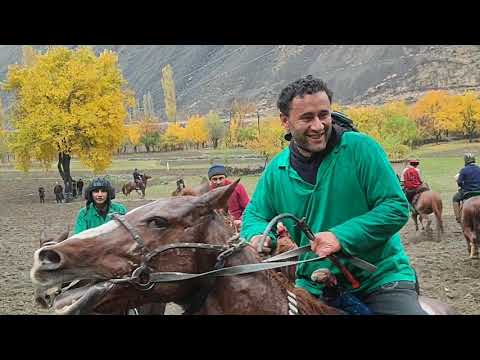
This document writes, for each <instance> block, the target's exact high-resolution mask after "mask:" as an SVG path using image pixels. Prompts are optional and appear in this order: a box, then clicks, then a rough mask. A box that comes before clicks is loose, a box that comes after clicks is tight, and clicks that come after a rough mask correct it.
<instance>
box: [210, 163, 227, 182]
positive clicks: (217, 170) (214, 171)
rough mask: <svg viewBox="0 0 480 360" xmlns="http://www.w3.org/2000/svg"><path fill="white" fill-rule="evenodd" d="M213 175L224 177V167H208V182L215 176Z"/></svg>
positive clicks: (216, 165) (217, 165)
mask: <svg viewBox="0 0 480 360" xmlns="http://www.w3.org/2000/svg"><path fill="white" fill-rule="evenodd" d="M215 175H225V176H226V173H225V166H223V165H219V164H215V165H212V166H210V169H208V180H210V179H211V178H212V176H215Z"/></svg>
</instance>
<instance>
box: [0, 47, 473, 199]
mask: <svg viewBox="0 0 480 360" xmlns="http://www.w3.org/2000/svg"><path fill="white" fill-rule="evenodd" d="M159 76H160V79H159V86H162V88H163V93H164V102H165V116H166V119H161V118H160V116H158V114H156V113H155V110H154V108H155V107H154V103H153V99H152V96H151V94H150V92H149V91H147V92H146V93H145V94H144V95H143V98H141V99H137V98H136V96H135V92H134V91H133V90H132V89H130V88H129V87H128V84H127V82H126V80H125V79H124V78H123V75H122V72H121V70H120V68H119V65H118V57H117V55H116V54H115V53H114V52H112V51H104V52H102V53H101V54H99V55H96V54H95V53H94V52H93V50H92V49H91V48H90V47H78V48H76V49H67V48H64V47H57V46H55V47H49V48H48V49H47V50H46V51H45V52H43V53H41V52H38V51H36V50H34V49H33V48H31V47H28V46H26V47H24V48H23V58H22V63H20V64H14V65H11V66H9V68H8V72H7V76H6V79H5V81H4V82H3V83H1V90H2V91H5V92H7V93H9V94H11V95H13V96H12V97H13V102H12V104H11V106H10V107H9V110H8V111H5V109H2V106H1V103H0V155H4V154H6V153H12V154H13V155H14V157H15V162H16V166H17V167H18V168H19V169H22V170H25V171H27V170H28V169H29V168H30V167H31V165H32V162H33V161H38V162H40V163H41V164H42V165H43V166H44V167H45V168H49V167H50V166H51V165H52V164H53V163H55V162H57V167H58V169H59V173H60V175H61V176H62V178H63V179H64V181H65V185H66V186H65V187H66V188H67V187H68V183H70V182H71V177H70V170H69V166H70V160H71V157H72V156H74V157H76V158H78V159H79V160H80V161H81V162H82V163H83V164H84V165H85V166H86V167H87V168H90V169H92V171H93V172H95V173H100V172H103V171H104V170H106V169H107V168H108V167H109V166H110V164H111V161H112V159H113V156H114V154H115V153H120V152H125V151H126V149H127V148H132V149H133V151H138V148H139V147H140V146H142V147H145V149H146V151H147V152H150V151H172V150H182V149H199V148H205V147H212V148H219V147H221V148H237V147H245V148H249V149H251V150H252V151H255V152H256V153H258V154H261V155H262V156H264V157H265V161H268V160H269V159H270V158H271V157H272V156H273V155H274V154H276V153H277V152H278V151H280V150H281V149H282V148H283V147H285V146H286V145H287V142H286V141H285V140H284V139H283V135H284V130H283V128H282V126H281V124H280V120H279V118H278V117H277V116H260V114H259V113H258V112H257V109H256V107H255V105H254V104H252V103H250V102H248V101H241V100H235V101H233V102H232V104H231V106H230V109H229V112H228V114H229V115H228V117H227V118H225V117H222V116H221V115H220V114H219V113H217V112H215V111H213V110H212V111H210V112H209V113H208V114H203V115H201V114H193V115H185V114H181V113H179V112H177V105H176V95H175V83H174V80H173V69H172V67H171V65H169V64H168V65H167V66H165V67H164V68H163V69H162V72H161V74H159ZM333 110H335V111H340V112H342V113H344V114H346V115H347V116H348V117H350V118H351V119H352V120H353V121H354V123H355V125H356V126H357V127H358V129H359V130H360V131H362V132H365V133H367V134H369V135H371V136H372V137H374V138H375V139H376V140H377V141H378V142H380V143H381V145H382V146H383V147H384V148H385V150H386V152H387V153H388V155H389V156H390V157H391V158H395V159H398V158H402V157H403V156H405V155H406V154H408V152H409V151H410V150H411V148H412V147H414V146H416V145H418V144H421V143H422V142H423V141H426V140H428V139H434V140H435V141H437V142H438V141H441V140H442V139H444V138H447V137H449V136H451V135H452V134H454V135H459V136H465V137H467V138H468V139H469V141H472V140H473V139H474V137H476V135H477V132H478V129H479V124H480V100H479V95H478V93H476V92H473V91H467V92H465V93H463V94H452V93H449V92H448V91H440V90H439V91H429V92H427V93H425V95H424V96H422V97H421V98H419V99H418V101H416V102H415V103H411V104H407V103H406V102H404V101H391V102H388V103H385V104H383V105H378V106H373V105H366V106H358V105H351V106H345V105H342V104H333ZM252 115H253V119H254V120H253V121H251V117H252ZM255 115H256V116H255ZM249 117H250V121H249ZM162 120H167V121H166V122H165V121H162ZM7 123H8V125H7ZM7 128H8V129H9V131H7ZM67 191H68V190H67Z"/></svg>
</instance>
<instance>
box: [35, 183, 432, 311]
mask: <svg viewBox="0 0 480 360" xmlns="http://www.w3.org/2000/svg"><path fill="white" fill-rule="evenodd" d="M237 182H238V181H237ZM237 182H234V183H232V184H231V185H228V186H224V187H220V188H218V189H215V190H212V191H210V192H208V193H206V194H203V195H201V196H179V197H169V198H164V199H160V200H157V201H155V202H151V203H149V204H146V205H144V206H141V207H139V208H136V209H134V210H132V211H130V212H128V213H127V214H126V215H125V216H124V217H117V218H116V219H115V220H112V221H110V222H108V223H106V224H104V225H101V226H99V227H97V228H94V229H89V230H86V231H84V232H82V233H80V234H77V235H73V236H72V237H70V238H68V239H66V240H65V241H63V242H61V243H57V244H51V245H48V246H45V247H43V248H41V249H39V250H37V251H36V252H35V254H34V265H33V267H32V270H31V279H32V282H33V284H34V285H35V287H36V288H37V291H38V294H46V293H48V292H49V291H50V290H51V289H52V288H55V287H56V286H59V285H61V284H62V283H63V282H68V281H74V280H77V279H83V280H86V279H88V283H87V284H86V285H85V286H83V287H82V288H77V289H74V290H70V291H66V292H63V293H62V294H61V295H59V296H57V297H56V298H55V299H54V301H53V307H54V309H55V311H56V312H57V313H60V314H82V313H88V312H92V311H94V312H97V313H105V312H108V309H109V308H111V307H112V306H113V307H116V308H118V307H119V306H120V305H122V306H123V307H125V306H127V305H128V306H129V307H138V306H140V305H142V304H145V303H153V302H163V303H165V302H175V303H178V304H181V305H183V306H184V307H187V309H190V311H191V312H192V313H197V314H288V313H294V314H297V313H298V314H339V313H341V312H340V311H339V310H337V309H334V308H331V307H329V306H327V305H325V304H324V303H322V302H321V301H319V300H318V299H316V298H315V297H313V296H312V295H310V294H309V293H308V292H306V291H305V290H303V289H298V288H294V286H293V284H292V283H291V282H289V281H288V280H287V279H286V277H284V276H283V275H282V274H279V273H277V272H275V271H273V270H265V271H260V272H254V273H249V274H244V275H238V276H226V277H218V278H201V279H198V280H197V279H191V280H175V281H170V280H169V282H161V283H158V282H154V283H150V275H149V273H148V271H151V272H161V274H164V275H165V274H166V275H167V276H171V275H169V274H173V275H175V274H177V275H178V273H179V272H181V273H190V274H199V273H205V272H208V271H211V270H212V269H214V268H215V266H216V264H218V261H219V259H223V261H224V267H226V268H228V267H231V266H236V265H241V264H255V263H258V262H260V260H261V259H260V257H259V255H258V253H257V252H256V250H255V249H254V248H253V247H251V246H250V245H245V246H243V247H232V245H227V244H228V243H229V240H232V234H233V231H232V229H230V228H229V227H227V226H225V224H224V222H223V220H222V218H221V217H220V216H219V215H218V213H217V212H216V211H215V209H219V208H222V207H223V206H225V203H226V202H227V200H228V198H229V197H230V195H231V193H232V192H233V190H234V187H235V186H236V184H237ZM220 255H221V256H220ZM157 276H158V274H157ZM202 296H203V297H202ZM199 297H200V298H199ZM199 300H200V301H199ZM194 304H196V305H198V307H197V308H196V309H195V307H194V310H192V307H191V306H193V305H194ZM430 305H431V304H430ZM431 307H433V308H435V304H434V305H431ZM437 312H438V311H437Z"/></svg>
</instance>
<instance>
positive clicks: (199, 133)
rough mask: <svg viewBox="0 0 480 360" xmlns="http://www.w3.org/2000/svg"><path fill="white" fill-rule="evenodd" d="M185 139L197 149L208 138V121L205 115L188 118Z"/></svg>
mask: <svg viewBox="0 0 480 360" xmlns="http://www.w3.org/2000/svg"><path fill="white" fill-rule="evenodd" d="M185 140H186V141H187V142H189V143H190V144H192V145H194V146H195V147H196V148H197V149H198V148H199V147H200V145H204V144H205V143H206V142H207V140H208V129H207V123H206V121H205V118H204V117H201V116H199V115H194V116H192V117H190V118H189V119H188V120H187V126H185Z"/></svg>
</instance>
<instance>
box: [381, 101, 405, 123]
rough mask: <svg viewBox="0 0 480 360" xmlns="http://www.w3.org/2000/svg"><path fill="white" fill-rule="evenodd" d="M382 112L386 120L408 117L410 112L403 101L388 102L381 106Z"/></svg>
mask: <svg viewBox="0 0 480 360" xmlns="http://www.w3.org/2000/svg"><path fill="white" fill-rule="evenodd" d="M380 110H381V111H382V113H383V115H384V116H385V118H386V119H391V118H398V117H408V112H409V109H408V105H407V104H406V103H405V101H401V100H398V101H390V102H387V103H385V104H383V105H382V106H380Z"/></svg>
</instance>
